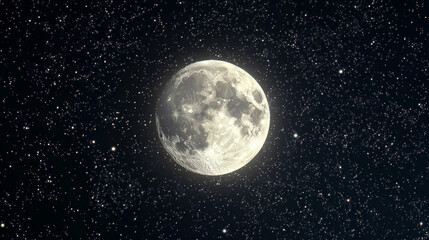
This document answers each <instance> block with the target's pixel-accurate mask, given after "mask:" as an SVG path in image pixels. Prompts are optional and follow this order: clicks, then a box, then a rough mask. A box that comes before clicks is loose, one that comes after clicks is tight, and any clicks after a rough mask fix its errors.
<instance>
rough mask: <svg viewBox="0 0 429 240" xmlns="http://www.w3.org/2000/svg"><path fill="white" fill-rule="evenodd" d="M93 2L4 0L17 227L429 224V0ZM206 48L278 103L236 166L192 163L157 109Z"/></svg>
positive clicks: (163, 230)
mask: <svg viewBox="0 0 429 240" xmlns="http://www.w3.org/2000/svg"><path fill="white" fill-rule="evenodd" d="M78 2H79V1H44V0H39V1H2V2H0V9H1V10H0V26H1V28H0V67H1V69H0V76H1V77H0V79H1V85H2V91H1V92H2V94H1V99H2V102H1V121H0V137H1V146H0V149H1V151H0V204H1V205H0V206H1V207H0V238H1V239H53V238H56V239H218V238H225V239H286V238H287V239H350V238H355V239H428V238H429V227H428V226H429V197H428V194H427V191H428V189H429V185H428V182H429V179H428V173H429V166H428V160H429V156H428V145H429V144H428V143H429V142H428V139H429V137H428V134H429V132H428V127H429V121H428V116H429V109H428V108H429V106H428V96H429V93H428V84H429V83H428V78H429V74H428V49H427V43H428V19H427V13H428V7H427V4H425V3H424V1H416V2H415V1H395V4H393V3H392V2H390V1H382V0H378V1H377V0H374V1H352V2H348V3H346V2H345V1H308V2H304V1H296V2H288V1H271V2H269V1H189V2H187V1H176V2H174V1H168V2H158V1H157V2H155V1H135V2H132V1H131V2H121V1H113V0H112V1H105V2H103V3H90V2H81V3H78ZM335 2H343V3H342V4H340V3H335ZM204 59H219V60H224V61H228V62H231V63H233V64H236V65H238V66H240V67H242V68H243V69H245V70H246V71H247V72H249V73H250V74H251V75H252V76H253V77H254V78H255V79H257V81H258V82H259V83H260V85H261V86H262V88H263V89H264V90H265V93H266V94H267V98H268V100H269V104H270V110H271V116H272V118H271V126H270V132H269V135H268V138H267V141H266V143H265V145H264V147H263V148H262V150H261V151H260V153H259V154H258V155H257V156H256V158H255V159H254V160H253V161H251V162H250V163H249V164H248V165H246V166H245V167H243V168H242V169H240V170H238V171H236V172H234V173H231V174H228V175H224V176H218V177H205V176H200V175H197V174H194V173H191V172H188V171H186V170H184V169H183V168H181V167H180V166H178V165H176V164H175V163H174V162H173V161H172V160H171V158H170V157H169V156H168V155H167V153H166V151H165V150H164V149H163V148H162V145H161V143H160V141H159V139H158V136H157V133H156V126H155V119H154V114H155V104H156V101H157V99H158V96H159V95H160V93H161V92H162V90H163V87H164V86H165V84H166V82H167V81H168V80H169V78H170V77H171V76H172V75H173V74H174V73H175V72H177V71H178V70H179V69H181V68H182V67H184V66H186V65H187V64H190V63H192V62H195V61H198V60H204Z"/></svg>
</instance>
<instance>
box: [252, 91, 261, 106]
mask: <svg viewBox="0 0 429 240" xmlns="http://www.w3.org/2000/svg"><path fill="white" fill-rule="evenodd" d="M252 95H253V98H254V99H255V101H256V102H257V103H261V102H262V94H261V93H260V92H259V91H258V90H253V92H252Z"/></svg>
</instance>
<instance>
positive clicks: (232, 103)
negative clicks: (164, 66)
mask: <svg viewBox="0 0 429 240" xmlns="http://www.w3.org/2000/svg"><path fill="white" fill-rule="evenodd" d="M155 118H156V126H157V131H158V135H159V138H160V140H161V142H162V145H163V146H164V148H165V149H166V150H167V152H168V153H169V155H171V157H172V158H173V159H174V161H175V162H177V163H178V164H179V165H180V166H182V167H184V168H185V169H187V170H190V171H192V172H195V173H198V174H202V175H212V176H215V175H223V174H227V173H230V172H233V171H235V170H237V169H240V168H241V167H243V166H245V165H246V164H247V163H249V162H250V161H251V160H252V159H253V158H254V157H255V156H256V155H257V153H258V152H259V151H260V150H261V148H262V146H263V145H264V142H265V140H266V138H267V135H268V129H269V125H270V111H269V106H268V101H267V98H266V96H265V93H264V91H263V90H262V88H261V86H260V85H259V84H258V83H257V82H256V80H255V79H254V78H253V77H252V76H251V75H250V74H248V73H247V72H246V71H244V70H243V69H241V68H240V67H238V66H236V65H233V64H231V63H228V62H224V61H219V60H205V61H199V62H195V63H192V64H190V65H188V66H186V67H185V68H183V69H181V70H180V71H179V72H177V73H176V74H175V75H174V76H173V77H172V78H171V80H170V81H169V82H168V83H167V86H166V88H165V90H164V92H163V93H162V95H161V96H160V98H159V100H158V103H157V106H156V114H155Z"/></svg>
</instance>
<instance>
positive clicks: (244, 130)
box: [240, 126, 249, 137]
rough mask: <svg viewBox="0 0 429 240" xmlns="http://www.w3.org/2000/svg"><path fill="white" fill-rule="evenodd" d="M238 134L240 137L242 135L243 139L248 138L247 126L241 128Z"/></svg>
mask: <svg viewBox="0 0 429 240" xmlns="http://www.w3.org/2000/svg"><path fill="white" fill-rule="evenodd" d="M240 133H241V135H242V136H243V137H245V136H248V135H249V127H247V126H243V127H242V128H241V129H240Z"/></svg>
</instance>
